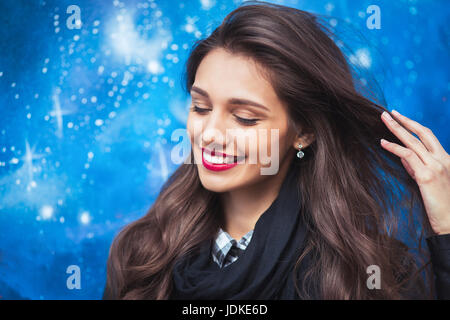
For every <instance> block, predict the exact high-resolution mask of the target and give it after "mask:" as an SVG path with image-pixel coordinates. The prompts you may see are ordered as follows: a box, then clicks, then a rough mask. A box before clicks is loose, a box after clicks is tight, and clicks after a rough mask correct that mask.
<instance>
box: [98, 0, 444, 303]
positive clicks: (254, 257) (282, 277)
mask: <svg viewBox="0 0 450 320" xmlns="http://www.w3.org/2000/svg"><path fill="white" fill-rule="evenodd" d="M185 75H186V86H187V88H186V89H187V92H189V93H190V94H191V96H192V105H191V109H190V113H189V117H188V121H187V130H188V133H189V136H190V139H191V145H192V152H191V153H192V156H193V158H194V159H195V160H196V161H195V163H194V164H186V163H185V164H183V165H181V166H180V167H179V168H178V169H177V170H176V171H175V172H174V174H173V175H172V176H171V177H170V178H169V180H168V181H167V182H166V184H165V185H164V187H163V188H162V190H161V192H160V195H159V197H158V198H157V200H156V201H155V203H154V204H153V206H152V207H151V208H150V210H149V211H148V213H147V214H146V215H145V216H144V217H142V218H141V219H139V220H137V221H135V222H133V223H131V224H129V225H128V226H126V227H125V228H124V229H123V230H122V231H121V232H120V234H119V235H118V236H117V238H116V239H115V240H114V242H113V244H112V246H111V251H110V257H109V260H108V276H107V284H106V288H105V293H104V298H105V299H302V298H313V299H404V298H417V297H418V298H432V297H434V295H435V294H437V297H438V298H445V297H447V298H448V297H450V279H449V276H448V274H450V271H449V270H450V257H449V253H450V250H448V249H449V248H450V234H449V233H450V228H449V224H448V222H447V221H449V220H450V213H449V212H448V208H449V207H450V204H449V203H448V201H449V200H448V197H446V195H447V196H448V194H449V192H450V178H449V173H450V168H449V162H450V160H449V156H448V154H447V153H446V152H445V150H444V149H443V148H442V146H440V144H439V142H438V141H437V139H435V137H434V135H432V133H431V131H430V130H425V129H424V128H423V127H419V125H418V124H416V123H413V122H410V121H408V120H406V119H402V120H404V121H402V124H404V125H405V126H406V127H410V129H411V130H416V131H417V132H419V134H420V135H421V136H422V137H424V145H420V144H419V143H418V141H414V140H412V139H411V137H412V136H408V135H406V133H407V132H406V130H405V129H404V128H403V129H402V127H401V126H400V124H398V123H395V124H394V123H393V122H389V123H388V126H386V125H385V123H383V122H382V121H381V119H380V115H381V113H382V112H383V111H385V110H386V109H385V107H383V106H381V105H379V104H378V103H375V102H373V101H371V100H369V99H367V98H365V97H364V96H363V95H362V94H361V93H360V92H358V91H357V90H356V88H355V86H354V81H353V78H352V75H351V69H350V66H349V65H348V64H347V62H346V58H345V56H344V55H343V54H342V52H341V51H340V49H339V48H338V47H337V46H336V45H335V43H334V42H333V41H332V39H331V34H330V31H329V30H327V29H326V28H325V27H324V26H323V25H322V24H320V22H319V19H318V18H317V17H316V16H315V15H313V14H311V13H308V12H305V11H301V10H297V9H294V8H289V7H285V6H280V5H275V4H269V3H261V2H259V3H257V4H252V3H251V2H246V3H245V4H244V5H242V6H240V7H239V8H237V9H236V10H234V11H232V12H231V13H229V14H228V15H227V16H226V17H225V19H224V21H223V22H222V24H221V25H220V26H219V27H218V28H217V29H215V30H214V32H212V34H211V35H210V36H209V37H207V38H206V39H203V40H200V41H198V42H197V43H196V45H195V46H194V48H193V50H192V52H191V54H190V56H189V59H188V61H187V65H186V74H185ZM268 132H276V135H275V137H276V139H272V136H271V138H270V139H269V138H268V134H267V133H268ZM242 137H245V138H247V140H246V142H245V143H242V139H241V138H242ZM383 137H384V138H386V139H388V140H390V141H392V142H393V143H395V144H397V146H398V147H396V148H394V147H392V148H387V147H383V146H381V145H380V143H379V141H380V139H381V138H383ZM239 140H241V143H239V142H238V143H235V142H236V141H239ZM244 140H245V139H244ZM402 142H403V143H405V145H406V148H404V147H401V144H402ZM407 147H410V148H411V149H410V150H409V149H407ZM400 148H404V149H400ZM299 149H303V150H302V153H300V152H298V151H299ZM394 149H395V150H394ZM405 149H407V150H405ZM265 150H271V152H270V162H273V161H275V162H279V164H280V165H279V170H276V172H274V173H273V174H269V175H267V174H261V172H262V171H261V170H262V169H264V168H265V167H267V166H270V163H266V162H265V161H262V159H261V157H260V155H261V154H262V153H264V152H263V151H265ZM408 150H409V151H408ZM255 154H256V155H258V157H257V160H258V161H256V162H255V163H252V162H251V161H248V160H250V157H251V155H255ZM414 154H416V158H415V157H414ZM296 155H298V156H296ZM419 159H422V160H423V161H424V163H419V162H418V160H419ZM405 163H409V165H410V166H409V167H406V165H405ZM277 169H278V168H277ZM422 169H424V172H425V173H426V174H424V173H419V171H420V170H422ZM381 173H383V174H381ZM437 173H440V174H439V175H437ZM398 185H400V186H401V187H400V188H398V189H396V188H395V186H398ZM405 199H408V201H405ZM414 210H417V212H415V211H414ZM403 211H406V212H407V214H406V215H405V216H406V219H407V220H408V221H409V222H410V223H408V224H403V223H401V217H402V214H403V215H404V213H403ZM399 231H400V232H401V233H402V235H404V234H406V235H410V237H409V238H407V239H406V240H405V242H407V243H408V245H409V247H408V246H407V245H406V244H405V243H403V241H400V240H399V238H400V235H399ZM423 236H426V237H427V244H428V249H429V250H426V248H423V247H422V245H421V244H422V243H421V239H422V237H423ZM239 239H240V240H239ZM237 240H239V241H237ZM410 249H414V250H415V251H413V250H410ZM416 249H417V250H416ZM430 257H431V262H432V265H430V263H427V262H429V260H430ZM224 261H226V262H227V263H226V264H225V265H222V263H221V262H224ZM368 270H375V271H376V273H377V274H372V275H370V280H372V279H375V280H374V283H369V281H368V280H369V275H368ZM421 271H425V272H424V273H423V272H421ZM433 271H434V276H436V279H437V282H436V288H437V290H435V288H434V286H433V284H434V282H433V281H434V279H433Z"/></svg>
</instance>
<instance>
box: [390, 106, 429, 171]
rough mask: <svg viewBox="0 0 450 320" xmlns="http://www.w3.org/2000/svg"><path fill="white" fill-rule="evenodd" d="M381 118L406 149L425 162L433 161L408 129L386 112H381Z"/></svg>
mask: <svg viewBox="0 0 450 320" xmlns="http://www.w3.org/2000/svg"><path fill="white" fill-rule="evenodd" d="M381 118H382V119H383V122H384V123H385V124H386V126H387V127H388V128H389V130H390V131H391V132H392V133H393V134H395V135H396V136H397V138H398V139H399V140H400V141H401V142H403V143H404V144H405V146H406V147H407V148H408V149H411V150H412V151H414V152H415V153H416V154H417V155H418V156H419V157H420V159H421V160H422V161H423V163H425V164H432V163H434V161H435V160H434V159H433V157H432V156H431V154H430V153H429V151H428V150H427V149H426V148H425V146H424V145H423V144H422V142H421V141H420V140H419V139H417V138H416V137H414V136H413V135H412V134H411V133H410V132H408V130H406V129H405V128H403V127H402V126H401V125H400V124H399V123H398V122H397V121H395V120H394V119H393V118H392V117H391V116H390V115H389V113H388V112H386V111H385V112H383V113H382V116H381Z"/></svg>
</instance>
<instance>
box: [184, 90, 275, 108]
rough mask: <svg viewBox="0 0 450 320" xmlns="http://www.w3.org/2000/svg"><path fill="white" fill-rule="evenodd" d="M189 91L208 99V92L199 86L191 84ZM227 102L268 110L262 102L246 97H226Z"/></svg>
mask: <svg viewBox="0 0 450 320" xmlns="http://www.w3.org/2000/svg"><path fill="white" fill-rule="evenodd" d="M191 92H196V93H198V94H200V95H202V96H204V97H205V98H207V99H210V97H209V94H208V92H206V91H205V90H203V89H200V88H199V87H196V86H192V88H191ZM210 100H211V99H210ZM228 103H229V104H235V105H249V106H255V107H259V108H262V109H265V110H266V111H270V110H269V108H267V107H266V106H264V105H262V104H260V103H257V102H255V101H251V100H248V99H242V98H230V99H228Z"/></svg>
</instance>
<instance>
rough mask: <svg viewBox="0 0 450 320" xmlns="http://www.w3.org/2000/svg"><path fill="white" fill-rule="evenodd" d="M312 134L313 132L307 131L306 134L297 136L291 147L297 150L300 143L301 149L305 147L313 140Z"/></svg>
mask: <svg viewBox="0 0 450 320" xmlns="http://www.w3.org/2000/svg"><path fill="white" fill-rule="evenodd" d="M314 139H315V138H314V134H313V133H307V134H302V135H301V136H298V137H297V138H296V139H295V140H294V144H293V147H294V148H295V149H296V150H298V149H299V147H298V145H299V144H301V145H302V149H305V148H306V147H307V146H309V145H310V144H311V143H312V142H313V141H314Z"/></svg>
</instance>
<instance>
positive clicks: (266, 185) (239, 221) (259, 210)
mask: <svg viewBox="0 0 450 320" xmlns="http://www.w3.org/2000/svg"><path fill="white" fill-rule="evenodd" d="M289 164H290V163H287V162H284V163H283V165H282V166H281V167H280V170H279V171H278V173H277V174H276V175H270V176H269V175H268V176H261V177H264V179H263V180H262V181H258V182H256V183H254V184H252V185H251V186H248V187H244V188H239V189H236V190H232V191H228V192H224V193H222V194H221V201H222V204H223V209H224V212H223V213H224V217H223V218H224V219H223V224H224V225H223V226H222V229H224V230H225V231H226V232H228V233H229V234H230V236H231V237H233V238H234V239H235V240H236V241H239V240H240V239H241V238H242V237H243V236H244V235H245V234H247V233H248V232H249V231H250V230H252V229H254V228H255V224H256V222H257V221H258V219H259V217H260V216H261V215H262V214H263V213H264V212H265V211H266V210H267V209H268V208H269V207H270V205H271V204H272V202H273V201H275V199H276V198H277V196H278V193H279V191H280V188H281V185H282V183H283V180H284V178H285V177H286V174H287V170H288V169H289Z"/></svg>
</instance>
